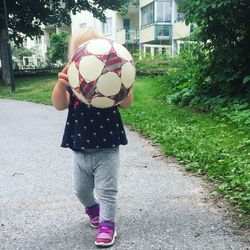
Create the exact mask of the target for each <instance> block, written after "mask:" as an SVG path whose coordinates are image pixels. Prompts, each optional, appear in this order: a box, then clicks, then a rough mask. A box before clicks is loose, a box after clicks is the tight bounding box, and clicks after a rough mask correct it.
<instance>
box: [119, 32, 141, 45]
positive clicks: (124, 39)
mask: <svg viewBox="0 0 250 250" xmlns="http://www.w3.org/2000/svg"><path fill="white" fill-rule="evenodd" d="M116 37H117V42H119V43H121V44H128V43H129V44H138V43H139V30H138V29H136V28H129V29H127V28H126V29H121V30H118V31H117V34H116Z"/></svg>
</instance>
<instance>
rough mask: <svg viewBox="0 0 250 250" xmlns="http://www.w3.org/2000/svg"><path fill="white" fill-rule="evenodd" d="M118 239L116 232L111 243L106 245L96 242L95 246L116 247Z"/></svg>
mask: <svg viewBox="0 0 250 250" xmlns="http://www.w3.org/2000/svg"><path fill="white" fill-rule="evenodd" d="M116 237H117V233H116V231H115V232H114V237H113V240H112V241H111V242H109V243H104V242H96V241H95V245H96V246H98V247H110V246H112V245H114V243H115V238H116Z"/></svg>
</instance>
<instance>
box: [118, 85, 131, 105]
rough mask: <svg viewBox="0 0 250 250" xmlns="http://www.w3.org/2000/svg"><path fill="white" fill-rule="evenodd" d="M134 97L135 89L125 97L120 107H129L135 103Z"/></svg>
mask: <svg viewBox="0 0 250 250" xmlns="http://www.w3.org/2000/svg"><path fill="white" fill-rule="evenodd" d="M133 97H134V95H133V89H132V90H131V91H130V93H129V95H128V96H127V97H126V98H125V99H124V101H123V102H122V103H120V104H119V107H120V108H123V109H126V108H129V107H130V106H131V104H132V103H133Z"/></svg>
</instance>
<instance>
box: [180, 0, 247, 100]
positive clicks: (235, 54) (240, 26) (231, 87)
mask: <svg viewBox="0 0 250 250" xmlns="http://www.w3.org/2000/svg"><path fill="white" fill-rule="evenodd" d="M182 9H183V11H184V12H185V13H186V22H187V23H196V24H197V25H198V27H199V30H198V31H199V32H198V33H197V39H198V41H200V42H202V52H203V54H205V55H206V57H207V58H208V60H207V61H206V65H205V66H206V67H204V68H203V70H202V72H201V73H202V76H203V77H205V80H204V81H201V82H197V84H199V87H200V92H201V93H204V94H208V95H212V96H218V95H227V96H231V97H234V96H248V97H249V94H250V50H249V43H250V19H249V15H250V2H249V1H245V0H213V1H201V0H187V1H185V2H184V4H183V7H182ZM201 90H202V91H201Z"/></svg>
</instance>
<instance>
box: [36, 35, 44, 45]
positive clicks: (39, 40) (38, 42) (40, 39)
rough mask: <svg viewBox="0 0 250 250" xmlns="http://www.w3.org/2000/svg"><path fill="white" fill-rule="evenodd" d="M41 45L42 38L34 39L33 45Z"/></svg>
mask: <svg viewBox="0 0 250 250" xmlns="http://www.w3.org/2000/svg"><path fill="white" fill-rule="evenodd" d="M41 43H42V38H41V37H40V36H36V37H35V44H41Z"/></svg>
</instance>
